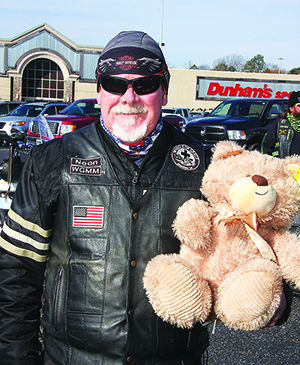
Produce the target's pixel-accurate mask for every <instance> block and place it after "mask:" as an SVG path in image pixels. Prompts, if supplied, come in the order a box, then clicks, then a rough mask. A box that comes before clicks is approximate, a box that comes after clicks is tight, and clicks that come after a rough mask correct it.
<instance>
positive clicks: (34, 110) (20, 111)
mask: <svg viewBox="0 0 300 365" xmlns="http://www.w3.org/2000/svg"><path fill="white" fill-rule="evenodd" d="M43 109H44V107H43V106H42V105H30V104H29V105H20V106H19V107H17V108H16V109H14V110H13V111H12V112H11V113H10V114H9V115H13V116H14V117H37V116H38V115H39V114H40V113H41V111H42V110H43Z"/></svg>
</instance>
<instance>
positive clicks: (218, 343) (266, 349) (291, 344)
mask: <svg viewBox="0 0 300 365" xmlns="http://www.w3.org/2000/svg"><path fill="white" fill-rule="evenodd" d="M299 322H300V298H299V297H294V300H293V304H292V312H291V315H290V317H289V319H288V321H287V322H286V323H285V324H283V325H282V326H280V327H274V328H271V329H268V330H258V331H251V332H244V331H235V330H232V329H228V328H226V327H225V326H224V325H222V324H218V325H217V327H216V330H215V334H212V329H211V328H210V329H209V332H210V342H211V345H210V347H209V350H208V356H209V358H208V364H209V365H225V364H226V365H283V364H284V365H299V364H300V326H299Z"/></svg>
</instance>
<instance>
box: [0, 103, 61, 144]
mask: <svg viewBox="0 0 300 365" xmlns="http://www.w3.org/2000/svg"><path fill="white" fill-rule="evenodd" d="M67 105H68V103H50V102H32V103H26V104H22V105H19V106H18V107H17V108H15V109H14V110H12V111H11V112H10V113H8V115H6V116H5V117H0V138H1V140H2V143H3V141H4V142H5V141H6V140H11V139H14V131H15V130H19V131H20V132H22V133H23V134H24V135H26V132H27V129H28V126H29V122H30V120H31V119H32V118H33V117H37V116H38V115H44V116H46V115H54V114H58V113H59V112H60V111H61V110H63V109H64V108H65V107H66V106H67Z"/></svg>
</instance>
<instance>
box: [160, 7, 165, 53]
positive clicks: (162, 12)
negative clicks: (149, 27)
mask: <svg viewBox="0 0 300 365" xmlns="http://www.w3.org/2000/svg"><path fill="white" fill-rule="evenodd" d="M163 22H164V0H162V1H161V21H160V46H161V47H162V46H164V45H165V44H164V43H163V42H162V37H163Z"/></svg>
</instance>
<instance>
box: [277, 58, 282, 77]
mask: <svg viewBox="0 0 300 365" xmlns="http://www.w3.org/2000/svg"><path fill="white" fill-rule="evenodd" d="M277 59H278V61H283V57H277ZM278 73H279V74H280V66H279V65H278Z"/></svg>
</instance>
